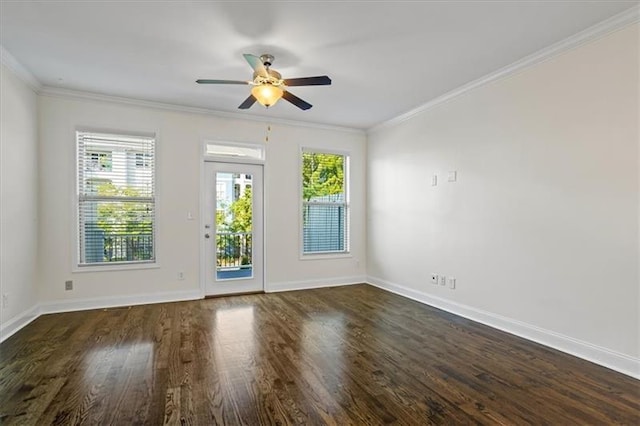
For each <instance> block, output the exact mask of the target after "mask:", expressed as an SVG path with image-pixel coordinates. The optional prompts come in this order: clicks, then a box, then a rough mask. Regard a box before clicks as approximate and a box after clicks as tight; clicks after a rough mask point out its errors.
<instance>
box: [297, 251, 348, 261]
mask: <svg viewBox="0 0 640 426" xmlns="http://www.w3.org/2000/svg"><path fill="white" fill-rule="evenodd" d="M352 257H353V255H352V254H351V253H349V252H346V253H318V254H301V255H300V260H330V259H349V258H352Z"/></svg>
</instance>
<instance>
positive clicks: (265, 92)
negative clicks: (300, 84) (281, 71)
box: [251, 84, 284, 108]
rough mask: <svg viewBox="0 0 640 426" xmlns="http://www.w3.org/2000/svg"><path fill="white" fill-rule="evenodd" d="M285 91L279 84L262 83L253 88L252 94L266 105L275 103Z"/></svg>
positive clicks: (261, 103)
mask: <svg viewBox="0 0 640 426" xmlns="http://www.w3.org/2000/svg"><path fill="white" fill-rule="evenodd" d="M283 93H284V92H283V91H282V89H281V88H279V87H278V86H274V85H272V84H260V85H258V86H254V87H253V89H251V94H252V95H253V96H254V97H255V98H256V100H257V101H258V102H259V103H260V105H263V106H265V107H267V108H268V107H270V106H272V105H274V104H275V103H276V102H278V100H279V99H280V98H281V97H282V94H283Z"/></svg>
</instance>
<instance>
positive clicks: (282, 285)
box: [265, 275, 367, 293]
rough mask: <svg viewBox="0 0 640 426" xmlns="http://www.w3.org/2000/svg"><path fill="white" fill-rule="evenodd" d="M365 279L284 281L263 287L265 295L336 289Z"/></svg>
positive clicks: (362, 281) (342, 278)
mask: <svg viewBox="0 0 640 426" xmlns="http://www.w3.org/2000/svg"><path fill="white" fill-rule="evenodd" d="M366 279H367V277H366V276H364V275H362V276H355V277H337V278H328V279H319V280H304V281H285V282H279V283H267V285H266V286H265V287H266V289H265V292H266V293H275V292H279V291H292V290H310V289H313V288H323V287H338V286H343V285H351V284H362V283H365V282H366Z"/></svg>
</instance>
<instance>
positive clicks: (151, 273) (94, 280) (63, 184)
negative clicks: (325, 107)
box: [39, 94, 366, 307]
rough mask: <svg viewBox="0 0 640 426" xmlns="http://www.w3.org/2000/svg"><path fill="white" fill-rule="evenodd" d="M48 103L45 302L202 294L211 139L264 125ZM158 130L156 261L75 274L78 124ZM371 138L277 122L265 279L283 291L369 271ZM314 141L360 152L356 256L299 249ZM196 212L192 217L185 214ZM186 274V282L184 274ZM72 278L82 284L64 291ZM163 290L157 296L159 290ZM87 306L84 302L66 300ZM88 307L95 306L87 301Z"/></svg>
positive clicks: (260, 136)
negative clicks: (302, 154) (305, 161)
mask: <svg viewBox="0 0 640 426" xmlns="http://www.w3.org/2000/svg"><path fill="white" fill-rule="evenodd" d="M39 102H40V134H41V139H40V141H41V146H40V147H41V149H40V163H41V164H40V212H41V233H40V241H39V242H40V245H39V249H40V254H41V256H40V262H39V271H40V277H39V283H40V297H41V299H42V300H43V302H44V303H45V304H46V303H52V302H55V303H63V306H64V303H68V302H73V301H74V300H75V301H78V300H84V299H95V298H103V299H104V300H109V301H110V302H109V303H111V304H113V303H114V302H117V301H118V300H123V301H127V300H128V299H127V297H128V296H135V295H147V296H149V297H147V298H146V299H145V298H141V300H150V299H153V298H158V297H159V298H160V299H162V297H160V296H159V295H165V296H166V298H170V299H176V298H180V297H184V298H189V297H193V295H194V294H198V293H199V291H200V282H199V259H200V251H199V247H200V238H201V235H202V233H203V232H202V230H201V229H200V218H199V214H200V164H201V152H202V144H203V141H204V140H227V141H245V142H258V143H262V142H264V139H265V134H266V127H267V125H266V123H261V122H256V121H248V120H237V119H231V118H221V117H219V116H214V115H205V114H197V113H187V112H176V111H168V110H162V109H154V108H150V107H143V106H131V105H125V104H121V103H114V102H107V101H102V100H87V99H74V98H71V97H59V96H52V95H47V94H44V95H43V96H40V98H39ZM77 127H83V128H93V129H105V130H111V131H124V132H126V131H133V132H152V133H156V134H157V165H156V174H157V194H158V213H157V221H158V242H157V248H158V263H159V265H160V268H157V269H144V270H133V271H107V272H75V273H74V272H73V271H72V265H73V260H72V253H73V252H74V250H76V245H75V244H76V243H75V240H74V238H73V236H74V229H73V227H74V226H75V223H74V219H73V217H74V216H73V215H74V202H73V194H74V188H75V187H74V185H75V169H76V168H75V130H76V128H77ZM364 142H365V135H364V134H363V133H359V132H350V131H338V130H333V129H331V130H325V129H318V128H310V127H302V126H293V125H284V124H272V131H271V135H270V138H269V142H268V143H267V144H266V150H267V163H266V165H265V182H266V191H267V192H266V199H267V201H266V211H265V215H266V230H267V231H266V232H267V235H266V253H267V264H266V273H267V275H266V282H267V288H272V287H273V288H283V287H285V286H287V285H294V284H299V283H301V282H306V281H308V280H313V281H314V282H317V283H322V282H336V283H337V282H345V281H348V280H349V278H350V277H360V279H361V280H362V279H363V278H364V276H365V267H366V265H365V263H364V261H363V260H364V252H365V230H364V207H365V201H364V195H365V193H364V191H365V190H364V184H365V181H364V180H365V179H364V157H365V152H364ZM300 144H309V145H314V146H322V147H334V148H339V149H341V150H350V151H351V152H352V158H353V160H354V161H353V180H352V184H353V190H354V191H353V193H354V195H355V196H354V198H353V211H352V213H353V224H354V225H353V232H352V238H353V240H352V241H353V244H352V249H353V250H352V252H353V258H347V259H339V260H322V261H301V260H300V259H299V256H298V232H299V231H298V227H297V224H298V211H299V210H298V209H299V200H298V197H299V186H298V173H299V172H298V170H299V169H298V154H299V145H300ZM187 212H192V214H193V216H194V220H187ZM355 259H358V260H361V261H360V263H359V265H358V264H356V260H355ZM178 271H184V273H185V279H184V281H179V280H178V279H177V273H178ZM65 280H73V281H74V287H75V288H74V290H73V291H65V290H64V282H65ZM154 295H155V296H154ZM67 306H76V307H77V306H82V305H77V304H76V305H67ZM88 306H91V304H89V305H88Z"/></svg>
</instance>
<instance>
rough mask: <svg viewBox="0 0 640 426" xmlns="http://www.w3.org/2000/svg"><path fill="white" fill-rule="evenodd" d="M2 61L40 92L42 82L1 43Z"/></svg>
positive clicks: (35, 90) (0, 55)
mask: <svg viewBox="0 0 640 426" xmlns="http://www.w3.org/2000/svg"><path fill="white" fill-rule="evenodd" d="M0 61H1V62H2V65H4V66H5V67H7V68H8V69H9V70H11V72H13V73H14V74H15V75H16V76H17V77H18V78H19V79H20V80H22V81H24V82H25V83H27V85H28V86H29V87H30V88H31V89H32V90H33V91H34V92H36V93H37V92H39V91H40V89H41V88H42V84H41V83H40V82H39V81H38V79H37V78H35V76H34V75H33V74H31V71H29V70H28V69H27V68H26V67H25V66H24V65H22V64H21V63H20V62H19V61H18V60H17V59H16V58H15V56H13V55H12V54H11V53H9V51H8V50H7V49H5V48H4V46H2V45H1V44H0Z"/></svg>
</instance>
